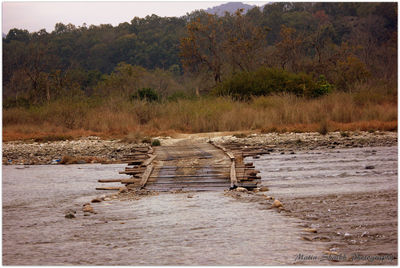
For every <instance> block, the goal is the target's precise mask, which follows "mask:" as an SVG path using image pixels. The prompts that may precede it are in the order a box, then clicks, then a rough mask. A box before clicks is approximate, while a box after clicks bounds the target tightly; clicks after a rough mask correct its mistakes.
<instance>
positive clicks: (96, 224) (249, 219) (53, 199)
mask: <svg viewBox="0 0 400 268" xmlns="http://www.w3.org/2000/svg"><path fill="white" fill-rule="evenodd" d="M251 160H252V162H254V163H255V165H256V168H257V169H260V170H261V176H262V178H263V183H264V184H266V185H268V186H269V187H270V192H269V193H268V194H271V195H272V194H273V195H275V196H285V195H286V196H307V195H312V194H314V193H317V192H318V193H321V192H322V193H331V192H336V193H337V192H347V191H348V192H351V191H364V190H365V189H366V188H368V189H370V188H374V189H375V188H376V189H378V190H379V189H388V188H393V187H394V188H395V189H397V148H396V147H381V148H356V149H343V150H325V151H311V152H297V153H296V154H294V155H289V154H284V155H281V154H279V153H274V154H271V155H265V156H262V157H261V158H260V159H254V160H253V159H251ZM366 166H374V168H373V169H366V168H365V167H366ZM124 167H125V165H100V164H91V165H68V166H63V165H55V166H50V165H48V166H46V165H42V166H27V167H24V166H3V169H2V171H3V264H5V265H279V264H293V263H295V256H296V255H297V254H299V253H301V254H304V255H306V254H309V255H316V256H319V255H321V254H322V252H323V251H324V250H325V247H324V244H323V243H322V242H312V243H311V242H307V241H304V240H301V239H300V237H301V236H302V234H301V230H302V228H301V227H300V226H301V225H302V222H301V221H300V220H297V219H295V218H291V217H285V216H283V215H280V214H279V213H276V212H275V211H273V210H269V209H266V208H265V207H263V206H262V205H260V204H258V203H245V202H239V201H236V200H234V199H233V198H231V197H228V196H224V194H223V192H197V193H193V194H192V195H193V196H192V197H191V198H188V194H187V193H175V194H172V193H161V194H159V195H155V196H146V197H143V198H141V199H140V200H134V201H133V200H132V201H119V200H113V201H104V202H101V203H95V204H93V207H94V209H95V211H96V212H97V214H92V215H91V216H84V215H83V212H82V209H81V208H82V204H84V203H85V202H88V201H90V200H91V199H92V198H93V197H95V196H98V195H100V194H103V193H104V192H102V193H99V191H96V190H95V187H96V186H98V183H97V179H100V178H118V177H124V176H123V175H117V174H118V171H120V170H122V169H123V168H124ZM68 209H75V210H76V211H77V214H76V218H75V219H66V218H65V217H64V215H65V212H66V211H67V210H68ZM313 264H314V265H315V263H313Z"/></svg>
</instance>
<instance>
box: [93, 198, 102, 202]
mask: <svg viewBox="0 0 400 268" xmlns="http://www.w3.org/2000/svg"><path fill="white" fill-rule="evenodd" d="M100 202H101V199H100V198H94V199H92V203H100Z"/></svg>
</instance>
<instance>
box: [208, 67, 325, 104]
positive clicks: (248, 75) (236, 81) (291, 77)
mask: <svg viewBox="0 0 400 268" xmlns="http://www.w3.org/2000/svg"><path fill="white" fill-rule="evenodd" d="M322 78H323V79H322ZM331 87H332V86H331V85H330V84H329V83H328V82H327V81H326V80H325V78H324V77H321V79H320V80H319V81H318V82H315V81H314V80H313V78H312V77H311V76H310V75H308V74H305V73H298V74H295V73H291V72H287V71H285V70H282V69H274V68H264V67H263V68H260V69H258V70H257V71H255V72H241V73H237V74H235V75H233V76H232V77H231V78H229V79H227V80H225V81H224V82H222V83H221V84H219V85H218V86H217V87H216V88H215V90H214V94H216V95H220V96H224V95H228V96H231V97H232V98H234V99H239V100H249V99H250V98H251V96H263V95H270V94H273V93H275V94H276V93H291V94H295V95H297V96H309V97H317V96H321V95H324V94H326V93H328V92H329V90H330V89H331Z"/></svg>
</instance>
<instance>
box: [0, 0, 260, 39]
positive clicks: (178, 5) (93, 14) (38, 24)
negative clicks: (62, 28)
mask: <svg viewBox="0 0 400 268" xmlns="http://www.w3.org/2000/svg"><path fill="white" fill-rule="evenodd" d="M231 1H232V0H231ZM233 1H235V0H233ZM227 2H228V1H212V2H211V1H174V2H173V1H158V2H156V1H137V2H125V1H124V2H97V1H86V2H75V1H70V2H61V1H51V2H34V1H28V2H14V1H12V2H11V1H3V2H2V32H3V33H5V34H7V33H8V31H9V30H10V29H12V28H18V29H26V30H28V31H30V32H36V31H39V30H40V29H46V31H47V32H51V31H53V30H54V25H55V24H56V23H57V22H62V23H64V24H68V23H72V24H74V25H75V26H82V24H83V23H86V24H87V25H88V26H89V25H91V24H94V25H100V24H108V23H110V24H112V25H113V26H117V25H118V24H119V23H122V22H130V21H131V20H132V19H133V18H134V17H135V16H137V17H140V18H143V17H145V16H147V15H151V14H156V15H158V16H161V17H165V16H167V17H173V16H176V17H179V16H183V15H185V14H186V13H190V12H192V11H194V10H196V9H207V8H209V7H214V6H218V5H220V4H224V3H227ZM236 2H240V1H239V0H236ZM242 2H243V3H246V4H250V5H258V6H261V5H264V4H266V3H268V2H267V1H251V2H250V1H242Z"/></svg>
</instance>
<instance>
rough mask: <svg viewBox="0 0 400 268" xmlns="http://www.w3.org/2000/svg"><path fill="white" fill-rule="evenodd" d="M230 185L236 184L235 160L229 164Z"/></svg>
mask: <svg viewBox="0 0 400 268" xmlns="http://www.w3.org/2000/svg"><path fill="white" fill-rule="evenodd" d="M230 177H231V187H235V186H237V178H236V167H235V161H234V160H233V161H232V165H231V174H230Z"/></svg>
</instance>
